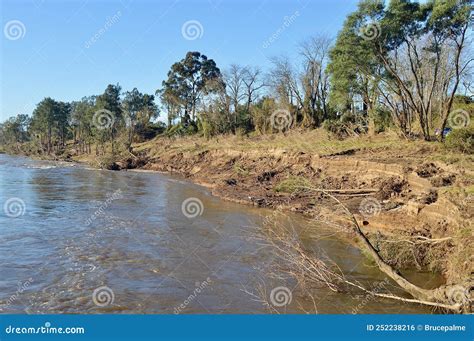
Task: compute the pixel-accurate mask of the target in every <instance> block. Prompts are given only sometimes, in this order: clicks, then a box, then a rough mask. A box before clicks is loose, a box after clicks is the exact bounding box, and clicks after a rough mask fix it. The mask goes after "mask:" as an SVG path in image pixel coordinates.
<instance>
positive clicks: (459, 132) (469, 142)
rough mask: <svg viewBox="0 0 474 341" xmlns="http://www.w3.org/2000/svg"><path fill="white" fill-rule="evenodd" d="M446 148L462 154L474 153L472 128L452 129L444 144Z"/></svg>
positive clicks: (473, 129) (473, 130) (473, 132)
mask: <svg viewBox="0 0 474 341" xmlns="http://www.w3.org/2000/svg"><path fill="white" fill-rule="evenodd" d="M445 145H446V148H448V149H451V150H456V151H459V152H462V153H467V154H473V153H474V127H468V128H460V129H454V130H453V131H451V132H450V133H449V134H448V136H446V142H445Z"/></svg>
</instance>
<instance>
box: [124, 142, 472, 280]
mask: <svg viewBox="0 0 474 341" xmlns="http://www.w3.org/2000/svg"><path fill="white" fill-rule="evenodd" d="M142 152H143V151H142ZM146 152H147V151H146V150H145V153H146ZM336 154H337V155H335V154H332V155H326V156H320V155H315V154H307V153H304V152H289V151H286V150H283V149H272V150H262V149H257V150H248V151H245V152H244V151H238V150H230V149H229V150H222V149H219V150H218V149H215V150H213V149H204V150H202V147H201V146H199V145H198V144H195V145H194V148H192V146H191V148H189V149H188V150H186V151H181V150H175V149H173V147H172V143H171V142H170V143H169V144H166V143H164V145H163V146H162V147H161V148H160V149H159V152H156V151H154V152H153V153H151V152H149V153H148V154H146V155H147V156H146V160H145V159H144V160H145V161H143V162H142V163H143V166H138V167H139V168H142V169H146V170H152V171H159V172H167V173H174V174H181V175H183V176H184V177H186V178H189V179H191V180H192V181H194V182H196V183H199V184H202V185H205V186H207V187H209V188H211V190H212V193H213V194H214V195H216V196H219V197H221V198H224V199H227V200H232V201H236V202H239V203H245V204H251V205H255V206H259V207H268V208H277V207H282V208H284V209H286V210H288V211H293V212H298V213H301V214H304V215H306V216H308V217H311V218H313V219H317V220H319V221H323V222H326V223H328V224H329V225H331V226H337V227H338V228H340V229H341V230H344V231H345V232H348V231H351V229H350V223H349V222H348V219H347V217H346V216H344V215H343V214H342V213H341V210H340V209H339V208H338V207H337V203H335V201H334V200H332V199H331V198H329V197H328V196H327V195H325V194H324V193H323V192H322V191H318V189H320V190H328V191H331V192H330V193H331V194H332V195H334V196H336V197H337V198H338V199H339V200H340V201H341V202H343V203H344V205H345V206H346V207H348V208H349V209H350V211H351V212H353V213H354V215H355V217H356V219H357V220H358V221H359V222H360V225H361V226H363V227H364V230H365V231H366V233H368V235H369V236H370V238H371V239H372V240H373V242H374V243H375V244H376V245H378V247H379V248H380V250H381V251H382V254H383V255H384V257H385V258H386V260H387V261H388V262H390V263H391V264H392V265H394V266H396V267H397V268H399V269H403V268H406V267H418V268H419V269H430V270H436V271H439V272H442V273H443V274H444V275H445V276H446V278H447V281H448V282H456V281H457V280H460V279H463V280H465V279H466V277H471V276H472V275H473V274H474V267H473V262H472V257H473V256H472V250H471V251H469V248H468V249H467V253H466V250H465V245H464V246H463V245H460V243H461V244H465V243H468V242H469V243H470V242H472V225H471V221H472V218H473V213H474V210H472V195H469V196H468V197H467V198H464V199H463V200H453V198H452V197H451V196H449V195H446V194H445V193H444V192H443V189H446V188H448V189H449V188H450V186H451V187H452V186H455V185H457V182H458V181H463V183H462V185H463V186H465V185H466V183H467V184H468V185H472V176H471V177H470V178H469V177H466V176H463V177H461V176H460V174H459V172H460V171H459V170H457V169H456V168H453V167H452V166H448V165H444V164H442V163H439V162H438V163H436V164H435V163H433V162H423V161H422V160H423V157H420V156H419V155H417V156H416V157H409V156H405V157H403V156H401V155H396V153H393V154H392V153H391V152H390V151H387V150H385V149H384V150H382V151H380V152H377V151H375V152H374V150H371V151H370V152H367V151H361V150H351V151H350V152H349V153H347V152H346V153H344V152H341V153H336ZM420 161H421V162H420ZM118 165H119V167H118V168H136V167H128V166H125V167H120V164H118ZM462 172H465V170H463V171H462ZM462 172H461V173H462ZM461 179H462V180H461ZM448 193H449V191H448ZM466 233H467V235H466ZM347 236H348V237H349V239H351V234H350V232H349V233H348V234H347ZM433 240H434V241H433ZM460 254H462V257H465V258H463V260H462V261H461V259H462V258H460V257H461V256H460Z"/></svg>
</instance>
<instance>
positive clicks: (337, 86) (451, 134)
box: [0, 0, 474, 156]
mask: <svg viewBox="0 0 474 341" xmlns="http://www.w3.org/2000/svg"><path fill="white" fill-rule="evenodd" d="M470 10H471V0H432V1H428V2H424V3H418V2H412V1H409V0H391V1H389V2H388V4H386V3H385V2H384V1H381V0H362V1H361V2H360V4H359V6H358V9H357V10H356V11H355V12H354V13H351V14H350V15H349V16H348V17H347V19H346V20H345V22H344V25H343V27H342V28H341V30H340V32H339V34H338V36H337V38H336V39H335V40H333V39H331V38H329V37H326V36H324V35H316V36H313V37H310V38H308V39H306V40H304V41H303V42H301V43H300V44H299V45H298V46H297V50H298V52H299V54H298V56H297V57H296V58H294V59H290V58H288V57H284V56H279V57H275V58H272V59H271V68H270V70H268V72H264V71H263V70H262V69H260V68H258V67H252V66H243V65H237V64H234V65H231V66H229V67H227V68H226V69H225V70H224V71H221V69H220V68H219V67H218V66H217V65H216V63H215V61H214V60H212V59H210V58H208V57H207V56H205V55H203V54H201V53H200V52H188V53H187V54H186V56H185V57H184V58H183V59H182V60H180V61H178V62H176V63H175V64H173V65H172V66H171V68H170V71H169V73H168V76H167V79H166V80H164V81H163V82H162V86H161V88H160V89H158V90H157V91H156V93H155V94H153V95H152V94H144V93H141V92H140V91H139V90H137V89H133V90H131V91H126V92H123V91H122V89H121V87H120V85H118V84H116V85H113V84H109V85H108V86H107V88H106V89H105V91H104V93H102V94H100V95H93V96H89V97H84V98H82V99H81V100H79V101H73V102H71V103H65V102H62V101H57V100H54V99H52V98H49V97H48V98H45V99H44V100H42V101H41V102H40V103H39V104H38V105H37V107H36V108H35V110H34V111H33V112H32V113H21V114H19V115H17V116H15V117H12V118H10V119H9V120H7V121H6V122H4V123H2V124H1V126H0V144H2V145H4V146H6V147H4V148H6V149H8V150H10V151H11V152H15V151H16V152H28V153H32V154H48V155H49V154H52V153H54V154H61V153H63V152H64V150H65V146H66V142H67V141H68V140H69V141H72V143H73V144H74V151H75V152H76V153H77V154H84V153H85V154H94V155H103V154H105V153H106V151H110V153H111V154H112V155H113V156H120V155H126V154H127V153H129V152H130V151H131V150H132V149H131V145H132V143H133V142H141V141H144V140H147V139H150V138H152V137H154V136H156V135H157V134H165V135H166V136H170V137H171V136H183V135H192V134H199V135H202V136H205V137H207V138H209V137H211V136H215V135H219V134H227V133H231V134H240V135H248V134H255V133H256V134H272V133H275V132H286V131H289V130H294V129H301V128H303V129H314V128H318V127H320V126H322V127H324V128H325V129H327V130H328V131H329V132H331V133H332V134H334V135H335V136H337V137H338V138H340V139H344V138H347V137H351V136H358V135H360V134H369V135H372V134H375V133H379V132H381V131H384V130H386V129H388V128H390V129H394V130H396V131H397V133H398V135H400V136H402V137H406V138H415V139H417V138H422V139H424V140H427V141H430V140H433V139H434V138H438V139H440V140H443V138H444V137H445V136H447V137H448V138H447V143H446V146H447V147H449V148H453V149H457V150H459V151H461V152H465V153H472V152H473V142H472V141H473V128H472V122H471V116H472V114H473V110H474V109H473V108H474V103H473V99H472V96H470V94H472V92H471V91H472V87H471V83H470V79H471V78H470V76H471V68H470V65H471V64H470V63H471V61H472V58H471V56H472V54H471V53H472V51H471V41H470V38H471V36H470V33H471V31H470V27H471V26H470V25H471V24H472V18H471V16H470V14H471V12H470ZM160 114H165V115H166V116H167V118H166V121H167V123H166V124H164V123H162V122H161V121H157V118H158V116H159V115H160ZM451 130H455V131H451ZM313 142H314V143H317V141H313Z"/></svg>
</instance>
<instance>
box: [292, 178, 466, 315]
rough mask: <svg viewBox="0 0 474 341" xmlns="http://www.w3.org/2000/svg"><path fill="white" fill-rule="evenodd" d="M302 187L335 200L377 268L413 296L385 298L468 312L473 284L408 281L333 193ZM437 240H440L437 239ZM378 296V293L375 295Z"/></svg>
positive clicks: (389, 296)
mask: <svg viewBox="0 0 474 341" xmlns="http://www.w3.org/2000/svg"><path fill="white" fill-rule="evenodd" d="M301 187H302V188H304V189H306V190H310V191H315V192H322V193H324V194H325V195H327V196H328V197H329V198H331V199H333V200H334V201H336V202H337V203H338V204H339V205H340V206H341V207H342V208H343V209H344V211H345V212H346V213H347V215H348V216H349V217H350V219H351V222H352V225H353V227H354V231H355V233H356V235H357V237H358V238H359V240H360V241H361V242H362V244H363V246H364V249H365V250H366V251H367V252H368V253H369V254H370V256H372V257H373V259H374V260H375V262H376V264H377V266H378V267H379V269H380V270H381V271H382V272H383V273H385V274H386V275H387V276H389V277H390V278H391V279H393V280H394V281H395V282H396V283H397V284H398V285H399V286H400V287H401V288H402V289H404V290H405V291H406V292H407V293H409V294H410V295H411V296H413V300H407V299H404V298H402V297H393V296H391V295H388V296H386V298H391V299H397V300H401V301H407V302H415V303H420V304H424V305H429V306H435V307H439V308H444V309H448V310H451V311H454V312H458V313H468V312H470V310H471V304H470V298H469V292H470V291H471V290H472V288H473V284H469V283H463V284H462V285H443V286H440V287H438V288H436V289H423V288H420V287H419V286H417V285H415V284H413V283H411V282H410V281H408V280H407V279H406V278H405V277H404V276H402V275H401V274H400V273H399V272H398V271H397V270H395V269H394V268H393V267H392V266H390V265H389V264H388V263H387V262H385V261H384V260H383V258H382V256H381V255H380V253H379V251H378V250H377V249H376V248H375V247H374V246H373V245H372V243H371V242H370V240H369V238H368V237H367V236H366V235H365V233H364V232H363V231H362V229H361V227H360V225H359V223H358V222H357V219H356V218H355V216H354V214H352V212H350V210H349V209H348V208H347V207H346V206H345V205H344V204H343V203H342V202H341V201H340V200H339V199H338V198H336V197H335V196H334V195H332V194H331V193H329V192H328V191H327V190H325V189H320V188H311V187H308V186H301ZM438 242H440V241H439V240H438ZM348 284H349V283H348ZM377 296H378V295H377Z"/></svg>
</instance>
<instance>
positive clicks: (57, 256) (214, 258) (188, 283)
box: [0, 154, 440, 314]
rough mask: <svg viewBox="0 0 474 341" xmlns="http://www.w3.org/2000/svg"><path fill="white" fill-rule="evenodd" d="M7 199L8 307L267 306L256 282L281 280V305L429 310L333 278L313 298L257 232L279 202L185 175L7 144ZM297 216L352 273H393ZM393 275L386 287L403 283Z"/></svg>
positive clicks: (2, 182) (289, 308) (2, 165)
mask: <svg viewBox="0 0 474 341" xmlns="http://www.w3.org/2000/svg"><path fill="white" fill-rule="evenodd" d="M0 204H1V207H0V208H1V209H2V211H1V212H0V213H1V214H0V274H1V276H0V312H1V313H25V312H26V313H32V314H37V313H130V314H136V313H138V314H141V313H169V314H173V313H183V314H188V313H218V314H220V313H239V314H240V313H244V314H253V313H267V312H268V311H269V310H268V309H267V307H266V306H265V304H262V302H261V301H260V300H259V299H258V298H256V297H254V296H252V295H251V294H252V293H254V294H256V293H257V292H259V291H262V290H261V289H263V290H264V291H265V295H267V294H268V295H270V294H272V292H273V291H274V290H277V289H278V290H280V289H281V288H283V289H281V290H283V292H281V293H280V294H281V295H280V298H277V302H276V305H275V307H274V308H276V310H278V311H279V312H282V313H304V312H305V311H311V312H314V311H315V310H314V309H313V308H314V306H316V309H317V312H318V313H347V314H350V313H355V312H357V313H429V312H430V310H429V309H427V308H424V307H421V306H417V305H410V304H404V303H401V302H397V301H390V300H380V299H374V297H370V296H368V295H365V294H363V293H357V294H356V293H335V292H332V291H330V290H329V289H327V288H325V287H321V288H319V287H318V288H315V289H314V290H313V292H314V298H315V302H314V303H313V301H312V300H309V299H308V298H306V297H305V296H303V295H302V294H301V293H300V292H299V290H298V288H294V283H293V282H292V281H291V279H280V280H278V279H275V278H268V276H267V269H268V266H269V264H270V263H271V262H272V261H273V258H272V256H271V252H268V250H266V249H261V248H260V247H259V244H258V242H257V241H256V240H255V239H253V238H252V236H253V235H254V233H255V231H256V230H257V231H258V228H259V226H261V224H262V221H263V219H264V218H265V216H266V215H268V214H271V212H270V211H267V210H263V209H257V208H253V207H249V206H244V205H239V204H235V203H230V202H226V201H223V200H221V199H219V198H216V197H213V196H211V195H210V193H209V192H208V190H207V189H205V188H203V187H201V186H197V185H194V184H192V183H189V182H187V181H184V180H182V179H180V178H177V177H172V176H167V175H162V174H156V173H143V172H113V171H102V170H94V169H89V168H87V167H85V166H82V165H77V164H72V163H57V162H48V161H37V160H31V159H28V158H23V157H12V156H8V155H4V154H3V155H2V154H0ZM188 204H189V205H188ZM290 219H291V223H292V224H294V225H295V226H296V227H297V229H298V230H299V231H300V238H302V239H304V240H305V243H309V244H310V246H311V247H316V248H318V249H319V250H322V252H324V254H325V255H326V256H327V257H329V258H330V259H332V260H334V261H335V262H336V263H337V264H338V265H339V267H340V268H341V269H342V270H343V272H344V273H345V274H346V275H347V276H348V277H350V278H351V279H354V280H358V281H360V282H361V283H367V284H369V283H370V284H371V285H372V286H373V285H374V283H375V285H377V283H379V284H380V283H384V282H383V281H384V280H385V277H384V276H383V274H381V273H380V272H379V271H378V269H377V268H376V267H374V265H373V264H371V263H370V262H369V261H368V260H367V259H366V258H365V257H364V256H363V255H362V254H361V253H360V252H359V250H357V249H356V248H354V247H353V246H350V245H348V244H347V243H345V242H343V241H341V240H339V239H338V238H337V236H335V235H334V236H330V237H326V238H320V236H321V235H322V234H323V232H324V231H326V232H327V228H326V227H324V226H321V227H320V228H319V227H311V228H305V226H307V221H306V220H305V219H303V218H302V217H299V216H290ZM409 275H410V274H409ZM412 277H413V278H415V280H416V281H417V282H418V283H423V284H425V285H427V286H435V285H437V284H438V282H439V280H440V279H439V276H435V275H430V274H416V275H413V276H412ZM392 284H393V283H391V282H390V284H388V288H386V287H384V290H385V289H390V291H391V292H394V293H398V294H401V293H400V291H399V290H398V289H397V288H396V286H395V285H392ZM279 288H280V289H279ZM285 288H288V289H289V290H288V291H285V290H286V289H285ZM275 293H277V291H275ZM285 295H286V296H285ZM282 297H283V299H284V300H285V302H283V303H285V304H284V305H282V304H281V301H278V299H281V298H282ZM267 298H268V297H267ZM267 301H268V300H267Z"/></svg>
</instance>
